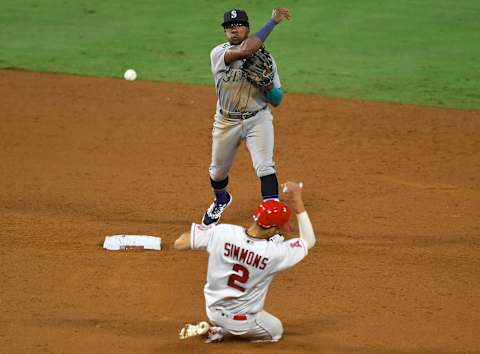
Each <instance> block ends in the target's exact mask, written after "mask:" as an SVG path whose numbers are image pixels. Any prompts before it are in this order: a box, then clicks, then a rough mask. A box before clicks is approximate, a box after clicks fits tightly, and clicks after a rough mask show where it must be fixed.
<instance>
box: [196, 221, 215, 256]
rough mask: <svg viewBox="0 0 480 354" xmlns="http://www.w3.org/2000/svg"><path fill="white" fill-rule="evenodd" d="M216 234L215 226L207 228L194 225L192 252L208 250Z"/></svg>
mask: <svg viewBox="0 0 480 354" xmlns="http://www.w3.org/2000/svg"><path fill="white" fill-rule="evenodd" d="M214 233H215V225H212V226H205V225H202V224H195V223H193V224H192V228H191V230H190V247H191V248H192V250H208V247H209V245H210V244H211V242H212V239H213V234H214Z"/></svg>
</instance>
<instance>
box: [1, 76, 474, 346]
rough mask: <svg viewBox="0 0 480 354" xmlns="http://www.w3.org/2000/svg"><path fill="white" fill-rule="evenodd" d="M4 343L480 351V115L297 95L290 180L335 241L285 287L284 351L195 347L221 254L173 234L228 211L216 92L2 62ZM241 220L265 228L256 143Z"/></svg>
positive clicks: (280, 294)
mask: <svg viewBox="0 0 480 354" xmlns="http://www.w3.org/2000/svg"><path fill="white" fill-rule="evenodd" d="M0 74H1V77H2V78H1V80H0V97H1V100H0V108H1V110H0V115H1V118H0V161H1V167H0V171H1V172H0V200H1V202H0V225H1V227H0V241H1V247H0V260H1V267H0V305H1V317H0V353H2V354H3V353H206V352H207V351H208V352H211V353H224V352H226V351H227V350H228V352H229V353H244V352H246V351H248V352H249V353H252V354H253V353H262V354H266V353H279V352H283V353H307V352H308V353H361V354H367V353H369V354H370V353H372V354H374V353H375V354H377V353H378V354H380V353H394V354H410V353H412V354H414V353H439V354H446V353H457V354H460V353H468V354H478V353H480V337H479V336H478V329H479V328H480V300H479V299H480V284H479V280H480V279H479V269H480V177H479V176H480V163H479V161H480V112H479V111H458V110H452V109H439V108H426V107H416V106H409V105H398V104H394V105H393V104H384V103H382V104H380V103H372V102H363V101H347V100H340V99H331V98H324V97H319V96H301V95H289V94H287V95H286V97H285V101H284V103H283V104H282V106H281V107H280V108H279V109H276V110H275V111H274V117H275V129H276V132H275V134H276V150H275V158H276V162H277V170H278V175H279V178H280V180H281V181H285V180H287V179H290V180H297V181H298V180H301V181H303V182H304V184H305V188H304V198H305V201H306V207H307V210H308V211H309V214H310V216H311V219H312V221H313V224H314V227H315V229H316V232H317V239H318V243H317V245H316V247H315V248H314V249H313V250H312V251H311V253H310V254H309V256H308V257H307V258H306V259H305V261H304V262H302V263H301V264H300V265H298V266H297V267H295V268H293V269H291V270H289V271H287V272H285V273H282V274H280V275H279V276H278V277H277V278H276V279H275V280H274V282H273V284H272V286H271V289H270V293H269V296H268V300H267V304H266V309H267V310H268V311H270V312H271V313H273V314H274V315H276V316H277V317H279V318H280V319H281V320H282V321H283V325H284V328H285V336H284V338H283V339H282V341H280V342H279V343H276V344H268V345H266V344H263V345H262V344H249V343H243V342H238V341H235V342H226V343H223V344H216V345H207V344H203V343H202V342H201V341H200V340H199V339H198V338H193V339H191V340H188V341H180V340H178V338H177V333H178V330H179V329H180V328H181V326H182V325H183V324H184V323H185V322H193V321H199V320H204V319H205V314H204V299H203V292H202V288H203V284H204V281H205V272H206V261H207V255H206V254H204V253H200V252H186V253H179V252H174V251H173V250H170V249H168V247H167V250H164V251H161V252H155V251H150V252H147V251H145V252H142V251H123V252H107V251H105V250H103V249H102V247H101V243H102V241H103V239H104V237H105V236H106V235H110V234H119V233H120V234H123V233H125V234H128V233H133V234H147V235H148V234H149V235H158V236H161V237H162V238H163V240H164V242H165V243H167V244H170V243H171V242H172V241H173V240H174V239H175V238H176V237H177V236H178V235H179V234H180V233H181V232H183V231H186V230H188V228H189V225H190V223H191V222H199V221H200V218H201V215H202V213H203V211H204V209H205V208H206V207H207V206H208V205H209V203H210V202H211V198H212V196H211V192H210V186H209V181H208V165H209V162H210V161H209V160H210V132H211V126H212V116H213V113H214V112H213V110H214V107H215V92H214V88H213V87H199V86H188V85H171V84H162V83H158V82H143V81H136V82H133V83H132V82H126V81H124V80H120V79H118V80H117V79H105V78H86V77H78V76H65V75H55V74H42V73H31V72H16V71H0ZM231 192H232V193H233V195H234V198H235V202H234V203H233V204H232V206H231V207H230V208H229V209H228V210H227V211H226V213H225V214H224V217H223V219H222V221H223V222H228V223H235V224H241V225H247V224H248V223H249V222H250V220H251V216H250V215H251V213H252V210H253V209H254V208H255V206H256V205H257V203H258V202H259V197H260V193H259V183H258V181H257V178H256V177H255V174H254V171H253V168H252V167H251V162H250V158H249V155H248V152H247V151H246V149H245V148H242V149H240V151H239V153H238V154H237V157H236V161H235V164H234V168H233V170H232V172H231Z"/></svg>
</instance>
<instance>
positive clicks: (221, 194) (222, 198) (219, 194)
mask: <svg viewBox="0 0 480 354" xmlns="http://www.w3.org/2000/svg"><path fill="white" fill-rule="evenodd" d="M213 192H214V193H215V200H216V201H217V202H219V203H222V204H224V203H227V202H228V194H227V191H226V190H225V189H222V190H221V191H218V190H217V191H213Z"/></svg>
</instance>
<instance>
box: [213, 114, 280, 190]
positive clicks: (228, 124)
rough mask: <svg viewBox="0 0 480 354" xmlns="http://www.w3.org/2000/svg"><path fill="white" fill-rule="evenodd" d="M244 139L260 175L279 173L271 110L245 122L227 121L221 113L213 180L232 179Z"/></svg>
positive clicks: (217, 118) (216, 127)
mask: <svg viewBox="0 0 480 354" xmlns="http://www.w3.org/2000/svg"><path fill="white" fill-rule="evenodd" d="M242 140H245V144H246V146H247V149H248V150H249V152H250V156H251V158H252V163H253V167H254V169H255V172H256V174H257V176H258V177H263V176H267V175H271V174H273V173H275V162H274V161H273V147H274V131H273V116H272V113H271V112H270V110H269V109H264V110H263V111H260V112H258V113H257V114H256V115H255V116H254V117H252V118H249V119H245V120H239V119H227V118H224V117H223V116H222V115H221V114H220V113H219V112H217V114H216V115H215V121H214V123H213V131H212V162H211V164H210V169H209V172H210V178H211V179H212V180H214V181H222V180H224V179H225V178H226V177H227V176H228V172H229V171H230V167H231V166H232V163H233V159H234V157H235V153H236V152H237V150H238V147H239V145H240V142H241V141H242Z"/></svg>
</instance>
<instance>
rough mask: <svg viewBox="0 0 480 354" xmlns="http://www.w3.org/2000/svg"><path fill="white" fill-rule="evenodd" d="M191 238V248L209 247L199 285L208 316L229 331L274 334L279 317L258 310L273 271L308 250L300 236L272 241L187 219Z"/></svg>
mask: <svg viewBox="0 0 480 354" xmlns="http://www.w3.org/2000/svg"><path fill="white" fill-rule="evenodd" d="M190 242H191V244H190V246H191V248H192V249H199V250H206V251H207V252H208V253H209V258H208V271H207V283H206V284H205V288H204V293H205V302H206V311H207V315H208V318H209V320H210V321H211V322H212V323H213V324H214V325H215V326H219V327H222V328H223V329H224V330H225V331H226V332H227V333H230V334H231V335H237V336H242V337H245V338H249V339H252V340H258V341H277V340H279V339H280V338H281V336H282V333H283V327H282V323H281V322H280V320H279V319H277V318H276V317H274V316H273V315H271V314H269V313H268V312H266V311H264V310H263V306H264V303H265V298H266V296H267V292H268V287H269V285H270V283H271V281H272V279H273V277H274V275H275V274H277V273H278V272H280V271H283V270H286V269H288V268H290V267H292V266H294V265H295V264H297V263H298V262H300V261H301V260H302V259H303V258H304V257H305V256H306V255H307V254H308V248H307V244H306V243H305V241H304V240H303V239H301V238H294V239H290V240H288V241H283V242H273V241H268V240H264V239H257V238H253V237H250V236H248V235H247V233H246V229H245V228H243V227H240V226H236V225H230V224H220V225H211V226H204V225H199V224H192V228H191V234H190Z"/></svg>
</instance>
